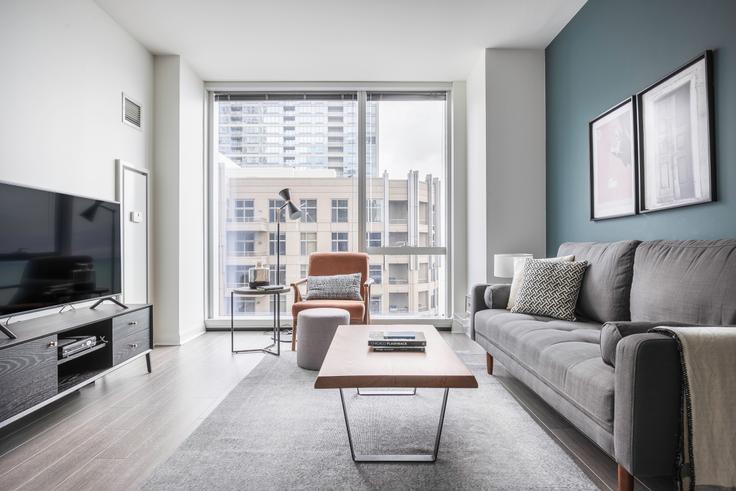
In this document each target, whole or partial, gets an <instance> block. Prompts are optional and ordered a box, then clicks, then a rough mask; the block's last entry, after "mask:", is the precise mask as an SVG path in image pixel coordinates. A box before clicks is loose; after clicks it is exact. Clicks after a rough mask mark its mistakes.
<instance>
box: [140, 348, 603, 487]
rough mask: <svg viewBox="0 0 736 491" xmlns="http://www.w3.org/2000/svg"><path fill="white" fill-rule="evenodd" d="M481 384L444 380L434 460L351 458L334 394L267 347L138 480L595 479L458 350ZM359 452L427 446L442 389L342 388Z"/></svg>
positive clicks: (336, 483)
mask: <svg viewBox="0 0 736 491" xmlns="http://www.w3.org/2000/svg"><path fill="white" fill-rule="evenodd" d="M465 361H466V363H467V364H468V366H469V367H470V368H471V369H472V370H473V372H474V373H475V375H476V378H477V379H478V382H479V385H480V387H479V388H478V389H456V390H450V395H449V399H448V404H447V413H446V416H445V425H444V430H443V432H442V442H441V446H440V451H439V456H438V459H437V462H436V463H434V464H355V463H354V462H353V461H352V459H351V458H350V448H349V446H348V440H347V433H346V430H345V422H344V419H343V415H342V409H341V405H340V397H339V393H338V391H336V390H315V389H314V388H313V384H314V379H315V377H316V372H311V371H307V370H302V369H300V368H298V367H297V366H296V357H295V356H294V354H293V353H292V352H286V353H284V354H283V355H282V356H281V357H279V358H276V357H271V356H268V357H266V358H264V360H263V361H262V362H261V363H260V364H259V365H258V366H257V367H256V368H255V369H254V370H253V371H252V372H251V373H250V374H249V375H248V376H247V377H246V378H245V379H243V381H241V382H240V384H239V385H238V386H237V387H236V388H235V389H233V391H232V392H231V393H230V394H229V395H228V396H227V398H226V399H225V400H224V401H223V402H222V403H221V404H220V405H219V406H218V407H217V408H216V409H215V410H214V411H213V412H212V413H211V414H210V415H209V417H207V419H206V420H205V421H204V422H203V423H202V424H201V425H200V426H199V428H197V430H195V432H194V433H193V434H192V435H191V436H190V437H189V438H188V439H187V440H186V441H185V442H184V443H183V444H182V446H181V447H179V449H177V451H176V452H175V453H174V455H172V456H171V457H170V458H169V459H168V460H167V461H166V462H164V463H163V464H162V465H160V466H159V467H158V468H157V469H156V470H155V471H154V473H153V475H152V476H151V477H150V478H149V479H148V481H147V482H146V483H145V485H144V486H143V487H144V489H149V490H164V489H166V490H170V489H175V490H191V489H203V490H204V489H258V490H266V489H499V490H500V489H504V490H506V489H597V488H596V487H595V486H594V484H593V483H592V482H591V481H590V480H589V479H588V478H587V477H586V476H585V474H584V473H583V472H582V471H581V470H580V469H579V468H578V467H577V466H576V465H575V463H574V462H573V461H572V460H571V458H570V457H569V456H568V455H567V454H566V453H565V452H564V451H563V450H562V449H561V448H560V447H559V446H558V445H557V444H556V443H555V442H554V440H552V438H551V437H549V436H548V435H547V434H546V433H545V432H544V430H543V429H542V428H540V427H539V426H538V425H537V424H536V423H535V422H534V421H533V420H532V418H531V416H529V415H528V414H527V413H526V412H525V411H524V409H522V407H521V406H520V405H519V404H518V403H517V402H516V400H515V399H514V398H513V397H512V396H511V395H510V394H509V393H508V392H507V391H506V389H504V388H503V386H502V385H501V384H500V383H499V382H498V381H496V380H494V379H493V377H491V376H488V375H486V374H485V371H484V366H483V365H482V357H479V356H477V355H475V356H468V357H467V358H466V359H465ZM346 396H348V397H346V399H347V407H348V411H349V413H348V414H349V415H350V418H351V421H350V422H351V428H352V430H353V438H354V441H355V443H356V451H357V452H362V453H424V452H430V451H431V449H432V446H433V443H434V435H435V431H436V429H437V422H438V418H439V410H440V407H441V403H442V391H441V390H436V389H419V390H418V391H417V395H416V396H414V397H375V396H374V397H365V396H358V395H357V394H356V393H355V391H354V390H353V391H346Z"/></svg>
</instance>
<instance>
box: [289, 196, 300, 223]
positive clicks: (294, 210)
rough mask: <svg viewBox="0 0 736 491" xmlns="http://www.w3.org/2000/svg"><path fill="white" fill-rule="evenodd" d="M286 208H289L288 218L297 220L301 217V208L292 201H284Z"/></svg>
mask: <svg viewBox="0 0 736 491" xmlns="http://www.w3.org/2000/svg"><path fill="white" fill-rule="evenodd" d="M286 209H287V210H289V218H291V219H292V220H298V219H299V218H301V217H302V210H300V209H299V207H298V206H296V205H295V204H294V202H293V201H287V202H286Z"/></svg>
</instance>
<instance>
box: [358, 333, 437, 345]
mask: <svg viewBox="0 0 736 491" xmlns="http://www.w3.org/2000/svg"><path fill="white" fill-rule="evenodd" d="M399 333H400V334H403V336H397V335H396V334H397V333H394V332H390V331H369V332H368V346H373V347H379V346H380V347H394V348H397V347H413V348H418V347H422V348H423V347H424V346H426V345H427V339H426V338H425V337H424V333H422V332H416V331H400V332H399Z"/></svg>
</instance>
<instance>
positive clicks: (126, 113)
mask: <svg viewBox="0 0 736 491" xmlns="http://www.w3.org/2000/svg"><path fill="white" fill-rule="evenodd" d="M142 112H143V111H142V108H141V105H140V104H139V103H137V102H136V101H134V100H133V99H131V98H130V97H128V96H127V95H125V94H123V123H125V124H127V125H130V126H132V127H133V128H138V129H141V124H142V122H143V119H142Z"/></svg>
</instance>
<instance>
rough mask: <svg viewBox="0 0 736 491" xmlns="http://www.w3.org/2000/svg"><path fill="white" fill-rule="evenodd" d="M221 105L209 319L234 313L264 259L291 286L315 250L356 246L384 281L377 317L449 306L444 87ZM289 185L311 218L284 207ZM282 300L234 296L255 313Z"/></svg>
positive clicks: (213, 172)
mask: <svg viewBox="0 0 736 491" xmlns="http://www.w3.org/2000/svg"><path fill="white" fill-rule="evenodd" d="M211 103H212V109H211V111H210V115H211V118H210V121H211V123H210V124H211V127H210V132H211V133H210V142H211V156H210V208H211V209H210V251H211V252H210V255H211V259H210V292H211V295H210V298H211V301H210V315H211V317H213V318H217V317H221V316H225V315H228V314H229V308H230V302H229V294H230V291H231V290H232V289H233V288H240V287H242V286H243V285H244V284H245V283H247V271H248V269H250V268H251V267H253V266H255V265H257V264H258V263H262V264H263V265H265V266H266V267H268V268H269V269H270V272H271V274H270V276H271V281H272V282H275V281H278V282H280V283H287V284H288V283H291V282H293V281H295V280H297V279H299V278H302V277H303V276H304V275H305V273H306V270H307V263H308V256H309V254H310V253H312V252H315V251H358V250H363V251H366V252H368V253H369V254H370V257H371V259H370V274H371V277H373V278H374V279H376V280H377V281H376V284H375V285H374V287H373V292H372V295H371V299H370V300H371V301H370V305H371V307H370V308H371V311H372V314H373V316H374V317H381V316H392V317H393V316H415V317H420V316H425V317H444V316H446V314H447V312H446V302H445V299H446V298H447V296H448V295H447V293H448V292H447V287H448V278H447V274H446V272H447V270H446V254H447V252H446V248H445V246H446V243H445V235H444V233H445V232H444V231H445V230H446V228H447V218H446V217H447V206H446V199H447V196H446V185H447V176H448V174H449V173H448V162H447V145H448V142H447V141H448V135H447V125H446V120H447V113H446V111H447V107H446V93H445V92H380V93H379V92H371V91H354V92H339V93H338V92H323V93H315V92H304V93H293V92H289V93H286V92H268V93H264V92H214V93H213V96H212V99H211ZM361 117H362V120H361ZM283 188H289V189H290V190H291V196H292V200H293V201H294V203H296V204H298V206H300V208H301V209H302V212H303V215H302V218H301V219H299V220H294V221H292V220H289V219H288V217H286V216H285V215H284V214H281V215H279V213H278V209H279V207H280V206H281V205H283V201H282V200H281V199H280V198H279V197H278V192H279V191H280V190H281V189H283ZM278 221H281V236H280V239H281V240H280V242H281V245H280V247H279V246H278V239H279V237H277V235H276V226H277V222H278ZM277 253H280V254H281V268H280V271H278V272H277V271H276V270H275V263H276V254H277ZM287 298H288V301H287V302H284V303H282V308H286V311H287V312H288V311H289V307H288V305H290V303H291V301H292V298H291V295H288V296H287ZM429 299H432V300H431V301H430V300H429ZM272 309H273V304H272V302H270V301H269V299H268V298H263V299H253V300H248V301H247V302H246V301H239V302H237V303H236V311H237V313H239V314H241V315H245V316H253V317H258V316H267V315H269V313H270V312H271V310H272Z"/></svg>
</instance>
